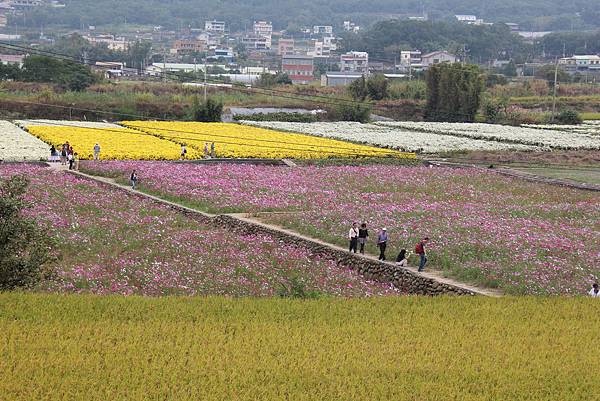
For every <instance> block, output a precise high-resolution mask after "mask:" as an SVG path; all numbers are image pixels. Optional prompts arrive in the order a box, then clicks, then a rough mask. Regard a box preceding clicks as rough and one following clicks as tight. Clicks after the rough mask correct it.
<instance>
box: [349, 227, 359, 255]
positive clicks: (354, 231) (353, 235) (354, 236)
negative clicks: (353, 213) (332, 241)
mask: <svg viewBox="0 0 600 401" xmlns="http://www.w3.org/2000/svg"><path fill="white" fill-rule="evenodd" d="M348 239H349V240H350V250H349V251H350V252H354V253H356V248H357V245H358V225H357V224H356V223H352V227H351V228H350V232H349V233H348Z"/></svg>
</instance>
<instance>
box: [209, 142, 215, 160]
mask: <svg viewBox="0 0 600 401" xmlns="http://www.w3.org/2000/svg"><path fill="white" fill-rule="evenodd" d="M210 157H211V158H213V159H214V158H215V143H214V142H213V143H211V144H210Z"/></svg>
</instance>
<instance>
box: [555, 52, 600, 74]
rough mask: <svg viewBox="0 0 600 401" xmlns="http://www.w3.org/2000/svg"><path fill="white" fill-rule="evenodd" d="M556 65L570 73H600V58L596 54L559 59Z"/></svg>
mask: <svg viewBox="0 0 600 401" xmlns="http://www.w3.org/2000/svg"><path fill="white" fill-rule="evenodd" d="M558 63H559V64H560V65H562V66H563V67H564V68H565V69H566V70H571V71H586V70H589V71H591V70H599V71H600V56H598V55H596V54H588V55H576V56H572V57H565V58H561V59H560V60H559V61H558Z"/></svg>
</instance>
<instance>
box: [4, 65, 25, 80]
mask: <svg viewBox="0 0 600 401" xmlns="http://www.w3.org/2000/svg"><path fill="white" fill-rule="evenodd" d="M20 78H21V70H20V69H19V66H18V65H17V64H6V65H4V64H0V81H17V80H19V79H20Z"/></svg>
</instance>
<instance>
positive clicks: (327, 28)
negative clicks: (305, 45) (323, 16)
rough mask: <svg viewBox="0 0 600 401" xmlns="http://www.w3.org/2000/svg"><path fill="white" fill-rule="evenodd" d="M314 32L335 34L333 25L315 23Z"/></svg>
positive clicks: (316, 33)
mask: <svg viewBox="0 0 600 401" xmlns="http://www.w3.org/2000/svg"><path fill="white" fill-rule="evenodd" d="M313 34H315V35H320V34H324V35H331V34H333V27H332V26H331V25H315V26H313Z"/></svg>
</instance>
